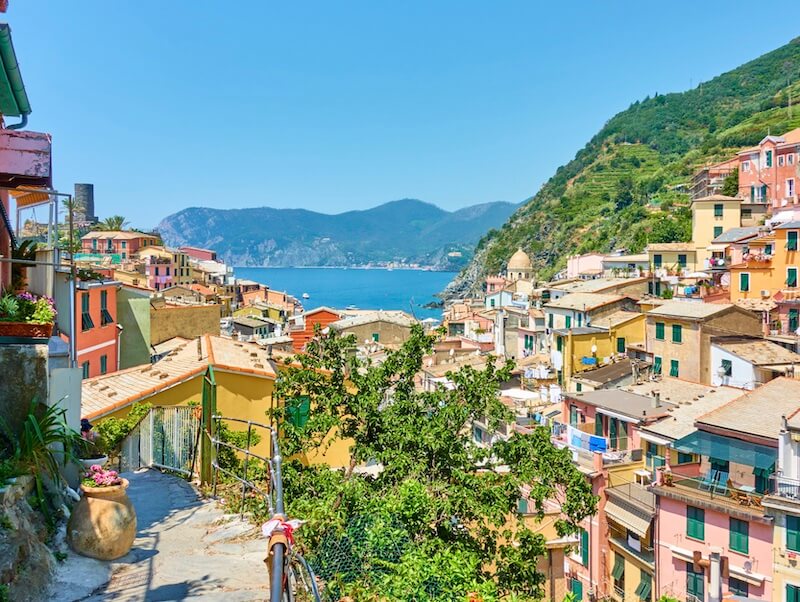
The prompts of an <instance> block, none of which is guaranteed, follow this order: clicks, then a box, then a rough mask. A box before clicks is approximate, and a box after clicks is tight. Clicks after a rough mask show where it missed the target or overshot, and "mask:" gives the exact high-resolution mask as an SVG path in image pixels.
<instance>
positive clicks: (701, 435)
mask: <svg viewBox="0 0 800 602" xmlns="http://www.w3.org/2000/svg"><path fill="white" fill-rule="evenodd" d="M672 447H673V448H675V449H676V450H677V451H679V452H683V453H685V454H697V455H700V456H705V457H707V458H714V459H717V460H727V461H728V462H734V463H736V464H744V465H745V466H756V467H758V468H765V469H766V468H769V467H770V466H772V465H773V464H775V461H776V460H777V459H778V450H777V449H775V448H773V447H767V446H766V445H757V444H755V443H748V442H746V441H742V440H740V439H734V438H733V437H722V436H721V435H715V434H713V433H708V432H706V431H695V432H693V433H692V434H691V435H687V436H686V437H684V438H683V439H678V440H677V441H676V442H675V443H674V444H673V445H672Z"/></svg>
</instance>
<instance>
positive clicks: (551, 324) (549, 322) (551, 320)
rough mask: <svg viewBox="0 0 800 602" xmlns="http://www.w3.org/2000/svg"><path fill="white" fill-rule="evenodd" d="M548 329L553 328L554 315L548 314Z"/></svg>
mask: <svg viewBox="0 0 800 602" xmlns="http://www.w3.org/2000/svg"><path fill="white" fill-rule="evenodd" d="M547 327H548V328H552V327H553V314H547Z"/></svg>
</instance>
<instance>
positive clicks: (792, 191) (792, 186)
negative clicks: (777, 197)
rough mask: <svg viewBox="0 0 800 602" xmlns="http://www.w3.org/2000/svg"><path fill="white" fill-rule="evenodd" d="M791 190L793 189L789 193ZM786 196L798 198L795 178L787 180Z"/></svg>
mask: <svg viewBox="0 0 800 602" xmlns="http://www.w3.org/2000/svg"><path fill="white" fill-rule="evenodd" d="M789 182H791V183H792V184H791V186H789ZM789 188H791V189H792V190H791V192H789ZM786 196H797V189H796V188H795V179H794V178H786Z"/></svg>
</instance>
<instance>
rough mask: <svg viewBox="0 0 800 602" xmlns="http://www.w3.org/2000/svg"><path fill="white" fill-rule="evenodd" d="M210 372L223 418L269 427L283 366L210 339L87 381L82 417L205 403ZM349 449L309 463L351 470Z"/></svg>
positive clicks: (343, 446)
mask: <svg viewBox="0 0 800 602" xmlns="http://www.w3.org/2000/svg"><path fill="white" fill-rule="evenodd" d="M209 366H212V367H213V369H214V377H215V380H216V411H217V412H218V413H219V414H221V415H223V416H225V417H228V418H239V419H241V420H252V421H253V422H259V423H268V422H269V418H268V416H267V411H268V410H269V409H271V408H273V407H274V406H273V404H275V403H280V402H279V401H278V400H276V399H275V397H274V395H273V393H274V391H275V380H276V378H277V373H278V365H277V364H276V363H275V362H274V361H273V360H272V359H271V358H269V357H267V351H265V350H263V349H262V348H261V347H259V346H258V345H255V344H250V343H239V342H237V341H233V340H230V339H225V338H222V337H218V336H210V335H206V336H204V337H201V338H199V339H197V340H193V341H187V342H185V343H182V344H181V345H179V346H178V347H176V348H175V349H174V350H173V351H172V352H170V353H169V354H168V355H167V356H166V357H164V358H163V359H161V360H159V361H158V362H156V363H154V364H147V365H144V366H137V367H135V368H130V369H128V370H121V371H119V372H114V373H112V374H106V375H104V376H99V377H96V378H90V379H86V380H84V381H83V385H82V401H81V417H83V418H88V419H89V420H91V421H92V422H96V421H102V420H103V419H104V418H108V417H110V416H116V417H122V416H125V415H127V413H128V412H129V411H130V408H131V406H132V405H133V404H134V403H137V402H147V403H150V404H152V405H153V406H174V405H188V404H189V403H190V402H196V403H199V402H200V401H201V400H202V391H203V378H204V375H205V373H206V371H207V370H208V368H209ZM234 430H235V429H234ZM269 446H270V441H269V437H266V436H262V439H261V441H260V443H259V444H258V446H256V447H255V448H253V449H254V450H255V452H256V453H259V454H262V455H269V451H270V447H269ZM349 447H350V442H348V441H343V440H336V441H334V442H333V443H332V444H331V445H330V446H329V447H327V448H326V450H325V452H324V453H321V454H318V455H315V456H313V457H307V458H305V460H306V461H307V462H309V463H313V464H323V463H324V464H328V465H330V466H332V467H344V466H348V465H349V462H350V456H349Z"/></svg>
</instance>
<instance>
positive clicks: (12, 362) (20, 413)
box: [0, 344, 48, 433]
mask: <svg viewBox="0 0 800 602" xmlns="http://www.w3.org/2000/svg"><path fill="white" fill-rule="evenodd" d="M0 366H2V367H3V376H2V377H0V416H2V418H3V420H4V422H5V423H6V424H7V425H8V427H9V429H10V430H11V431H12V432H13V433H19V431H20V428H21V427H22V423H23V422H24V421H25V417H26V416H27V415H28V410H29V409H30V406H31V401H32V400H34V399H37V400H38V401H40V402H42V403H45V404H46V403H48V391H47V345H46V344H38V345H0Z"/></svg>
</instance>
